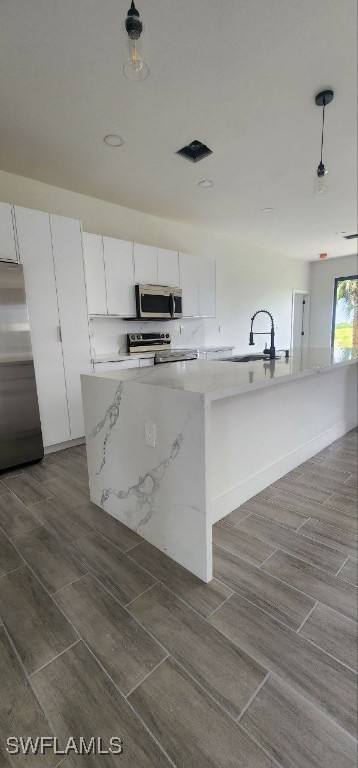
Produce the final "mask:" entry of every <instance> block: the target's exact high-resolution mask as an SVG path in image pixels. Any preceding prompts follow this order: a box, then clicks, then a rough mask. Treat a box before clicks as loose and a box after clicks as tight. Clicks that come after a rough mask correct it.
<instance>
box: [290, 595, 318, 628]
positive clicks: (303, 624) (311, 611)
mask: <svg viewBox="0 0 358 768" xmlns="http://www.w3.org/2000/svg"><path fill="white" fill-rule="evenodd" d="M318 604H319V600H316V602H315V604H314V605H312V608H310V610H309V611H308V614H307V616H305V618H304V619H303V621H302V622H301V624H300V626H299V627H298V628H297V629H296V630H295V632H297V634H299V633H300V632H301V629H302V627H304V626H305V624H306V621H307V620H308V619H309V617H310V616H311V615H312V613H313V611H314V610H315V608H317V605H318Z"/></svg>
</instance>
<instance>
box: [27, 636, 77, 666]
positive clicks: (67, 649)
mask: <svg viewBox="0 0 358 768" xmlns="http://www.w3.org/2000/svg"><path fill="white" fill-rule="evenodd" d="M77 634H78V637H77V640H75V642H74V643H71V645H68V646H67V648H65V649H64V650H63V651H61V652H60V653H57V654H56V656H54V657H53V659H50V661H46V663H45V664H42V665H41V667H39V668H38V669H35V671H34V672H30V673H29V677H34V676H35V675H37V673H38V672H42V670H43V669H46V667H48V666H49V665H50V664H52V662H53V661H56V659H59V658H60V657H61V656H63V654H64V653H67V651H69V650H70V649H71V648H73V647H74V646H75V645H77V644H78V643H79V642H80V641H81V639H82V638H81V635H80V634H79V633H78V632H77Z"/></svg>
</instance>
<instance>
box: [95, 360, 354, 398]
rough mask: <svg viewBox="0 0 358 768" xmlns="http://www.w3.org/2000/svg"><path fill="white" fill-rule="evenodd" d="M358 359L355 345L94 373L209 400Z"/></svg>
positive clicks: (329, 369) (318, 371)
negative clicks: (269, 356) (245, 359)
mask: <svg viewBox="0 0 358 768" xmlns="http://www.w3.org/2000/svg"><path fill="white" fill-rule="evenodd" d="M357 360H358V351H357V350H352V349H334V350H332V349H330V348H326V349H308V350H305V351H303V352H302V351H301V350H299V351H298V350H297V351H295V350H294V351H293V354H292V355H291V357H290V358H288V359H285V358H281V359H278V360H273V361H270V360H255V361H253V362H247V363H239V362H230V361H224V360H210V361H209V360H188V361H185V362H178V363H165V364H163V365H157V366H153V367H151V368H149V369H148V368H146V369H145V370H143V368H134V369H130V370H123V371H104V372H103V373H95V374H92V375H93V376H99V377H103V378H108V379H117V380H120V381H124V382H127V381H128V382H129V381H132V380H133V381H136V382H138V383H143V384H149V385H152V386H157V387H164V388H165V389H174V390H175V389H177V390H182V391H185V392H192V393H197V394H202V395H205V398H206V399H207V400H208V401H213V400H220V399H223V398H226V397H233V396H235V395H240V394H243V393H244V392H250V391H253V390H257V389H263V388H265V387H269V386H274V385H276V384H280V383H281V384H282V383H284V382H285V381H288V380H294V379H298V378H300V377H303V376H310V375H313V374H317V373H321V372H325V371H332V370H334V368H335V367H337V366H338V367H339V366H344V365H351V364H353V363H354V362H357Z"/></svg>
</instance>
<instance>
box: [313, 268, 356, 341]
mask: <svg viewBox="0 0 358 768" xmlns="http://www.w3.org/2000/svg"><path fill="white" fill-rule="evenodd" d="M310 273H311V274H310V283H311V289H310V290H311V318H310V346H311V347H330V345H331V333H332V313H333V296H334V281H335V278H336V277H346V276H348V275H357V274H358V259H357V256H342V258H340V259H326V260H324V261H316V262H314V263H311V264H310Z"/></svg>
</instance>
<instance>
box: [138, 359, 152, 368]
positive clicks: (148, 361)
mask: <svg viewBox="0 0 358 768" xmlns="http://www.w3.org/2000/svg"><path fill="white" fill-rule="evenodd" d="M139 365H140V367H141V368H143V367H145V366H147V365H154V357H142V358H141V359H140V361H139Z"/></svg>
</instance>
